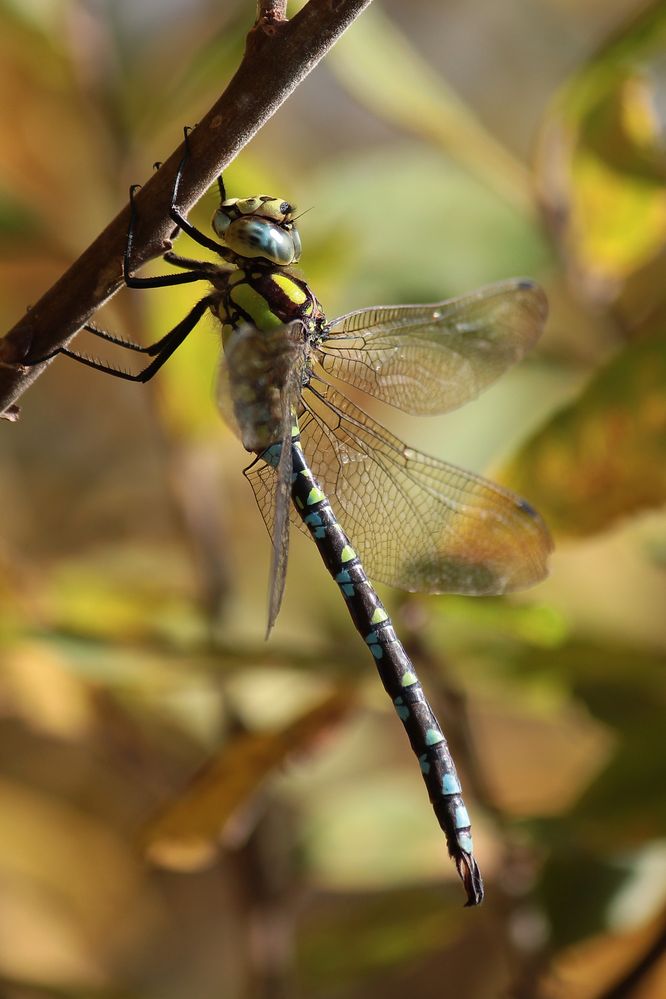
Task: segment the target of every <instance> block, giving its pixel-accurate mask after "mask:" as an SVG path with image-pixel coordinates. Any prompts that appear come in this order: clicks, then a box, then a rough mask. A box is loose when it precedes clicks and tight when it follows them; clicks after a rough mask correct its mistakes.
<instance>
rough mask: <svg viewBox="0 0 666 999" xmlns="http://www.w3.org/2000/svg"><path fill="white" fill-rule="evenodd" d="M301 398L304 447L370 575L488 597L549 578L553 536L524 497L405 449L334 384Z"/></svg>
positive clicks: (404, 586)
mask: <svg viewBox="0 0 666 999" xmlns="http://www.w3.org/2000/svg"><path fill="white" fill-rule="evenodd" d="M315 386H316V387H315ZM304 399H305V402H306V405H307V407H308V410H309V413H308V416H307V418H306V419H304V420H303V421H302V425H301V441H302V444H303V449H304V451H305V454H306V456H307V458H308V461H309V463H310V466H311V468H312V471H313V473H314V475H315V477H316V479H317V480H318V482H319V484H320V486H321V488H322V489H324V490H325V491H326V492H327V493H328V495H329V498H330V499H331V502H332V503H333V505H334V509H335V511H336V513H337V514H338V515H339V517H340V520H341V523H342V524H343V525H344V527H345V530H346V531H347V532H348V534H349V536H350V538H351V540H352V543H353V545H354V547H355V548H356V549H357V550H358V553H359V555H360V556H361V558H362V560H363V563H364V565H365V568H366V571H367V572H368V574H369V575H370V577H371V578H374V579H376V580H379V581H381V582H384V583H388V584H390V585H391V586H397V587H399V588H400V589H404V590H412V591H420V592H428V593H465V594H476V595H490V594H499V593H506V592H509V591H511V590H516V589H520V588H522V587H525V586H530V585H532V584H533V583H536V582H538V581H539V580H540V579H542V578H543V577H544V576H545V575H546V572H547V566H546V561H547V557H548V554H549V552H550V550H551V548H552V544H551V541H550V537H549V535H548V532H547V530H546V527H545V525H544V523H543V521H542V520H541V518H540V516H539V514H538V513H537V512H536V511H535V510H533V509H532V507H530V505H529V504H528V503H526V502H525V501H524V500H522V499H521V498H520V497H519V496H516V495H515V494H514V493H512V492H509V491H508V490H506V489H503V488H501V487H500V486H497V485H495V484H494V483H492V482H489V481H488V480H486V479H484V478H482V477H481V476H478V475H474V474H473V473H471V472H466V471H464V470H463V469H460V468H456V467H454V466H453V465H448V464H446V463H444V462H441V461H438V460H437V459H435V458H430V457H428V456H427V455H424V454H421V453H420V452H418V451H415V450H413V449H412V448H407V447H405V445H404V444H403V443H402V442H401V441H400V440H398V438H396V437H394V436H393V435H392V434H391V433H389V431H387V430H386V429H385V428H383V427H381V426H379V425H378V424H377V423H375V422H374V421H373V420H372V419H371V418H370V417H369V416H368V415H367V414H366V413H365V412H363V411H362V410H360V409H358V408H357V407H356V406H355V405H354V404H353V403H352V402H351V401H350V400H349V399H347V398H346V396H344V395H343V394H342V393H341V392H339V391H338V390H337V389H335V388H333V387H331V386H327V387H325V388H324V387H322V389H321V391H320V390H319V383H312V384H311V386H310V389H309V390H307V392H306V393H305V396H304Z"/></svg>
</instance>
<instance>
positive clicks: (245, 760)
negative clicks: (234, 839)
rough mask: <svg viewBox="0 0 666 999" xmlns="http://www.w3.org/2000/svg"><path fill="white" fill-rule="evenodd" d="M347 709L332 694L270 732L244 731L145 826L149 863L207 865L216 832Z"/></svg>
mask: <svg viewBox="0 0 666 999" xmlns="http://www.w3.org/2000/svg"><path fill="white" fill-rule="evenodd" d="M350 706H351V695H350V693H349V692H348V691H345V692H336V693H334V694H331V695H330V696H329V697H327V698H326V699H325V700H324V701H322V702H321V703H320V704H318V705H316V706H315V707H314V708H311V709H310V710H308V711H305V712H304V713H303V714H302V715H300V716H299V717H298V718H297V719H296V720H295V721H292V722H290V723H289V724H288V725H285V726H284V727H283V728H281V729H278V730H276V731H273V732H243V733H240V734H238V735H236V736H235V737H232V739H231V740H230V742H229V743H227V745H226V746H225V747H224V749H223V750H222V751H221V752H220V753H219V754H218V756H216V757H215V758H214V759H212V760H211V761H210V762H209V763H207V764H206V766H205V767H204V768H203V769H202V770H201V771H200V772H199V773H198V774H197V775H196V776H195V777H194V778H193V780H192V782H191V783H190V785H189V787H187V788H186V789H185V790H184V791H183V792H182V793H181V794H180V796H179V797H178V798H177V799H176V800H175V801H174V802H172V803H170V804H168V805H167V806H166V808H165V809H164V810H163V811H162V812H161V814H160V815H159V816H157V818H156V819H155V820H154V821H153V822H152V823H151V824H150V825H149V826H148V828H147V829H146V831H145V835H144V842H145V844H146V848H147V851H148V854H149V856H150V858H151V859H152V860H153V861H155V862H156V863H159V864H162V865H163V866H166V867H172V868H176V869H181V870H195V869H197V868H198V867H201V866H205V865H206V864H207V863H209V862H210V860H211V859H212V857H213V856H214V854H215V850H216V843H217V839H218V836H219V834H220V832H221V831H222V830H223V828H224V826H225V825H226V824H227V822H228V821H229V819H230V818H231V817H232V816H233V815H234V813H235V812H236V811H237V809H239V808H240V806H242V805H244V804H246V803H247V802H248V800H249V798H250V796H251V795H252V794H254V793H255V792H256V791H257V789H258V788H259V786H260V785H261V783H262V781H263V780H264V778H265V777H266V776H267V775H268V774H269V773H270V772H271V771H272V770H274V769H276V768H277V767H279V766H280V765H281V764H282V763H283V762H284V759H285V757H286V756H287V755H288V754H290V753H293V752H296V751H298V750H301V749H303V748H304V747H306V746H307V745H309V744H310V743H311V742H312V741H313V739H315V738H317V737H318V736H320V735H321V734H322V731H323V730H324V729H325V728H328V727H329V726H331V725H336V724H337V723H338V722H339V721H340V719H341V718H342V717H343V716H344V715H345V714H346V712H347V711H348V710H349V708H350Z"/></svg>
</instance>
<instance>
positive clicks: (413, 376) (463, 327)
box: [317, 278, 548, 415]
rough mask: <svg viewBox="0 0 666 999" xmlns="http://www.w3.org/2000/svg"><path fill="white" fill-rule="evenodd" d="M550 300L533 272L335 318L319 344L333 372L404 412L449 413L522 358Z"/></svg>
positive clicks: (540, 326)
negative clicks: (439, 297)
mask: <svg viewBox="0 0 666 999" xmlns="http://www.w3.org/2000/svg"><path fill="white" fill-rule="evenodd" d="M547 314H548V303H547V301H546V296H545V295H544V293H543V291H542V290H541V288H540V287H539V286H538V285H537V284H535V282H534V281H531V280H529V279H528V278H517V279H513V280H510V281H501V282H499V283H498V284H493V285H489V286H488V287H486V288H481V289H479V291H476V292H474V293H473V294H471V295H465V296H463V297H461V298H453V299H449V300H448V301H444V302H435V303H434V304H432V305H395V306H392V305H388V306H378V307H376V308H372V309H362V310H360V311H358V312H350V313H348V314H347V315H346V316H341V317H340V318H339V319H335V320H334V321H333V322H332V323H331V324H330V326H329V328H328V336H327V338H326V339H324V340H323V341H322V343H321V344H320V345H319V348H318V350H317V357H318V361H319V363H320V364H321V366H322V367H323V368H324V370H325V371H326V372H327V373H328V374H330V375H333V376H334V377H335V378H338V379H340V380H341V381H343V382H346V383H347V384H349V385H353V386H354V387H355V388H358V389H361V390H362V391H363V392H367V393H368V395H371V396H374V397H375V398H376V399H381V400H382V402H387V403H389V404H390V405H392V406H396V407H397V408H398V409H401V410H403V411H404V412H406V413H414V414H416V415H427V414H434V413H445V412H448V411H449V410H451V409H455V408H456V407H458V406H461V405H462V404H463V403H464V402H467V401H468V400H470V399H473V398H475V397H476V396H477V395H478V394H479V393H480V392H481V391H483V389H484V388H486V387H487V386H488V385H490V384H491V383H492V382H494V381H495V379H496V378H498V377H499V376H500V375H501V374H502V372H504V371H505V370H506V369H507V368H508V367H510V365H512V364H514V363H515V362H516V361H519V360H520V359H521V358H522V357H523V356H524V354H526V353H527V351H529V350H530V349H531V347H532V346H533V345H534V343H535V342H536V341H537V339H538V338H539V336H540V335H541V331H542V330H543V327H544V324H545V321H546V316H547Z"/></svg>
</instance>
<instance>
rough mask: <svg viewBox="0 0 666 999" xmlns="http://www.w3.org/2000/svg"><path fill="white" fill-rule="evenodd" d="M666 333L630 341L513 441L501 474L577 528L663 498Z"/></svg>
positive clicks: (581, 531)
mask: <svg viewBox="0 0 666 999" xmlns="http://www.w3.org/2000/svg"><path fill="white" fill-rule="evenodd" d="M665 386H666V334H661V335H660V336H653V337H650V338H649V339H646V340H644V341H641V342H638V343H634V344H631V345H630V346H629V347H627V348H625V349H624V350H623V351H621V353H620V354H618V356H617V357H615V358H614V359H613V360H612V361H611V363H610V364H609V365H607V367H605V368H604V369H603V370H601V371H600V372H599V373H598V374H597V375H596V376H595V378H594V379H593V380H592V382H591V383H590V384H589V385H588V387H587V388H586V389H585V391H584V392H583V393H582V394H581V396H580V398H579V399H577V400H576V401H575V402H574V403H572V404H571V405H569V406H567V407H565V408H564V409H563V410H561V411H560V412H559V413H557V414H556V415H555V417H554V418H553V419H552V420H551V421H550V422H548V423H547V424H546V426H545V427H544V428H543V429H542V430H541V431H539V432H538V433H537V434H536V435H535V436H534V437H532V439H531V440H530V441H528V442H527V444H525V446H524V447H522V448H521V449H520V451H519V452H518V454H517V455H516V456H515V458H514V459H513V460H512V461H511V462H510V463H509V464H508V465H507V466H506V468H505V470H504V474H503V479H504V480H505V481H506V482H507V484H508V485H510V486H511V487H512V488H515V489H517V490H518V492H520V493H522V494H523V495H525V496H529V498H530V502H532V503H534V505H535V506H536V507H537V509H538V510H539V511H540V513H541V514H542V515H543V516H544V518H545V520H546V522H547V523H548V525H549V526H550V528H551V529H552V530H554V531H556V532H559V533H560V534H568V535H577V536H584V535H587V534H593V533H595V532H596V531H602V530H604V529H605V528H607V527H609V526H610V525H611V524H612V523H613V522H614V521H615V520H617V519H618V518H619V517H622V516H627V515H629V514H632V513H636V512H638V511H640V510H644V509H648V508H650V507H657V506H660V505H661V504H662V503H663V502H664V500H665V499H666V392H665V390H664V389H665Z"/></svg>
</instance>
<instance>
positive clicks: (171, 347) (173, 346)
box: [24, 295, 212, 382]
mask: <svg viewBox="0 0 666 999" xmlns="http://www.w3.org/2000/svg"><path fill="white" fill-rule="evenodd" d="M211 301H212V298H211V297H210V296H208V295H207V296H206V297H205V298H202V299H201V300H200V301H199V302H197V303H196V305H195V306H194V307H193V308H192V309H190V311H189V312H188V313H187V315H186V316H184V317H183V319H181V320H180V322H179V323H177V324H176V326H174V327H173V329H171V330H169V332H168V333H165V335H164V336H163V337H161V338H160V339H159V340H157V341H156V342H155V343H153V344H150V345H149V346H147V347H142V346H141V345H140V344H138V343H134V342H133V341H132V340H123V338H122V337H118V336H116V335H115V334H114V333H109V332H108V331H107V330H102V329H100V328H99V327H98V326H93V325H92V324H90V323H89V324H87V325H86V326H84V327H83V328H84V329H86V330H88V332H89V333H92V334H93V335H94V336H97V337H100V339H102V340H108V341H109V342H110V343H115V344H118V345H119V346H121V347H126V348H127V349H128V350H135V351H138V352H139V353H142V354H149V355H150V356H152V357H154V360H152V361H151V362H150V364H148V365H147V366H146V367H145V368H143V370H142V371H139V372H137V373H136V374H135V373H133V372H131V371H124V370H123V369H122V368H116V367H114V366H113V365H112V364H106V363H105V362H104V361H100V360H98V359H97V358H94V357H89V356H88V355H87V354H80V353H78V352H77V351H75V350H70V349H69V347H59V348H58V349H57V350H54V351H51V353H50V354H46V355H45V356H44V357H40V358H39V359H38V360H36V361H30V366H32V365H35V364H42V363H43V362H44V361H48V360H50V358H52V357H55V355H56V354H64V355H65V357H71V359H72V360H73V361H78V362H79V363H80V364H85V365H87V367H89V368H94V370H95V371H102V372H104V374H107V375H112V376H113V377H114V378H123V379H125V381H129V382H147V381H150V379H151V378H152V377H153V375H154V374H156V372H157V371H159V369H160V368H161V367H162V365H163V364H164V363H165V361H168V359H169V358H170V357H171V355H172V354H173V353H174V351H175V350H177V349H178V347H180V345H181V343H183V341H184V340H185V339H186V337H187V336H188V335H189V334H190V333H191V332H192V330H193V329H194V327H195V326H196V325H197V323H198V322H199V320H200V319H201V317H202V316H203V314H204V312H205V311H206V309H207V308H208V306H209V305H210V304H211ZM24 363H25V362H24Z"/></svg>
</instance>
